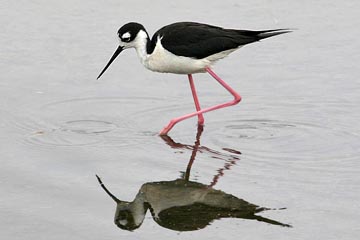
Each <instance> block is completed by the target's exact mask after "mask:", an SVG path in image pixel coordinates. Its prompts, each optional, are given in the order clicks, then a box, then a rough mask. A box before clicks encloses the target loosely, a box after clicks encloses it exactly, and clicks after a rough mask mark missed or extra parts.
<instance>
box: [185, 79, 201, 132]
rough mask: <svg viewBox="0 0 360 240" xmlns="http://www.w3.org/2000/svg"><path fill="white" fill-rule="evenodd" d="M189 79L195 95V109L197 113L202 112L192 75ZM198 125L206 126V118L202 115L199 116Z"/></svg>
mask: <svg viewBox="0 0 360 240" xmlns="http://www.w3.org/2000/svg"><path fill="white" fill-rule="evenodd" d="M188 78H189V83H190V88H191V93H192V95H193V98H194V102H195V108H196V111H197V112H199V111H200V110H201V108H200V102H199V99H198V96H197V94H196V89H195V84H194V80H193V77H192V75H191V74H188ZM198 124H199V125H204V116H203V114H202V113H200V114H198Z"/></svg>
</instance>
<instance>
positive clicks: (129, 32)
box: [118, 22, 145, 43]
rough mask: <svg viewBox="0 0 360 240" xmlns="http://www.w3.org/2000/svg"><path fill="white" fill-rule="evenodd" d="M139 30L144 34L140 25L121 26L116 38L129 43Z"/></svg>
mask: <svg viewBox="0 0 360 240" xmlns="http://www.w3.org/2000/svg"><path fill="white" fill-rule="evenodd" d="M140 30H143V31H144V32H145V28H144V26H143V25H141V24H140V23H136V22H130V23H127V24H125V25H124V26H122V27H121V28H120V29H119V31H118V36H119V39H120V41H121V42H124V43H129V42H132V41H134V39H135V38H136V35H137V34H138V33H139V31H140Z"/></svg>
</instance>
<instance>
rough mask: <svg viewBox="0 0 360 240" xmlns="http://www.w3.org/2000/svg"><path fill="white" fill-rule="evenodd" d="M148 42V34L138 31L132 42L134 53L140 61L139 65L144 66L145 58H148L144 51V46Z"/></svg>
mask: <svg viewBox="0 0 360 240" xmlns="http://www.w3.org/2000/svg"><path fill="white" fill-rule="evenodd" d="M148 41H150V40H149V36H148V34H147V33H146V32H145V31H143V30H140V31H139V32H138V34H137V36H136V38H135V40H134V48H135V50H136V53H137V55H138V57H139V59H140V61H141V63H142V64H143V65H144V66H146V64H145V62H146V60H147V58H148V57H149V56H148V54H147V51H146V45H147V42H148Z"/></svg>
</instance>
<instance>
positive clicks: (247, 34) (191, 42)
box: [97, 22, 291, 135]
mask: <svg viewBox="0 0 360 240" xmlns="http://www.w3.org/2000/svg"><path fill="white" fill-rule="evenodd" d="M288 32H291V30H290V29H286V28H282V29H271V30H260V31H253V30H238V29H227V28H222V27H218V26H213V25H209V24H204V23H197V22H176V23H172V24H170V25H166V26H164V27H162V28H161V29H159V30H158V31H157V32H156V33H155V34H154V35H153V36H152V37H151V38H150V36H149V34H148V32H147V31H146V29H145V27H144V26H143V25H142V24H140V23H137V22H129V23H126V24H125V25H123V26H122V27H120V29H119V30H118V32H117V34H118V37H119V46H118V47H117V49H116V51H115V52H114V54H113V55H112V57H111V58H110V60H109V62H108V63H107V64H106V66H105V67H104V69H103V70H102V71H101V73H100V74H99V76H98V77H97V79H99V78H100V77H101V76H102V75H103V73H104V72H105V71H106V69H108V67H109V66H110V64H111V63H112V62H113V61H114V60H115V59H116V57H117V56H118V55H119V54H120V53H121V52H122V51H123V50H125V49H129V48H135V50H136V52H137V55H138V57H139V59H140V61H141V63H142V64H143V65H144V66H145V67H146V68H147V69H149V70H151V71H154V72H161V73H174V74H184V75H187V77H188V80H189V84H190V88H191V93H192V96H193V100H194V103H195V108H196V111H195V112H192V113H189V114H186V115H183V116H180V117H176V118H173V119H171V120H170V122H169V123H168V125H166V126H165V127H164V128H163V129H162V130H161V131H160V135H167V134H168V132H169V131H170V130H171V129H172V128H173V127H174V126H175V124H177V123H178V122H180V121H183V120H185V119H188V118H191V117H194V116H197V117H198V125H203V124H204V117H203V113H206V112H210V111H214V110H217V109H220V108H224V107H229V106H232V105H235V104H238V103H239V102H240V101H241V99H242V98H241V96H240V94H239V93H237V92H236V91H235V90H234V89H233V88H231V87H230V85H229V84H227V83H226V82H225V81H224V80H223V79H221V78H220V77H219V76H218V75H217V74H216V73H215V72H214V71H213V70H212V66H213V65H214V63H215V62H217V61H218V60H220V59H222V58H224V57H226V56H228V55H229V54H230V53H232V52H234V51H235V50H238V49H239V48H241V47H243V46H244V45H247V44H250V43H253V42H257V41H260V40H262V39H265V38H269V37H273V36H276V35H279V34H284V33H288ZM206 72H207V73H209V74H210V76H212V77H213V78H214V79H215V80H216V81H217V82H218V83H220V85H221V86H223V87H224V88H225V89H226V90H227V91H228V92H229V93H230V94H231V95H232V96H233V97H234V99H233V100H231V101H228V102H225V103H221V104H217V105H214V106H212V107H208V108H203V109H202V108H201V106H200V102H199V98H198V94H197V92H196V88H195V84H194V79H193V76H192V75H193V74H195V73H206Z"/></svg>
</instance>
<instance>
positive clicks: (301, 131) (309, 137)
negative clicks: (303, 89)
mask: <svg viewBox="0 0 360 240" xmlns="http://www.w3.org/2000/svg"><path fill="white" fill-rule="evenodd" d="M215 124H216V123H215ZM218 125H219V126H218V128H212V129H209V131H211V133H210V134H209V135H210V136H211V141H212V142H213V143H214V144H216V145H218V146H225V145H231V144H232V145H236V146H241V149H240V150H241V152H242V153H244V155H247V156H248V157H250V158H256V159H278V160H281V159H288V160H290V159H292V160H293V159H302V160H310V159H311V160H314V159H317V160H318V161H329V160H331V159H337V160H346V159H350V158H354V157H356V156H358V154H359V153H360V152H359V149H355V148H353V144H354V143H356V142H358V141H359V136H357V135H355V134H353V133H351V132H349V131H347V130H346V129H345V128H339V129H332V128H329V127H327V126H325V125H324V126H320V125H315V124H310V123H302V122H286V121H280V120H272V119H243V120H232V121H227V122H226V121H225V122H219V124H218Z"/></svg>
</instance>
